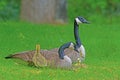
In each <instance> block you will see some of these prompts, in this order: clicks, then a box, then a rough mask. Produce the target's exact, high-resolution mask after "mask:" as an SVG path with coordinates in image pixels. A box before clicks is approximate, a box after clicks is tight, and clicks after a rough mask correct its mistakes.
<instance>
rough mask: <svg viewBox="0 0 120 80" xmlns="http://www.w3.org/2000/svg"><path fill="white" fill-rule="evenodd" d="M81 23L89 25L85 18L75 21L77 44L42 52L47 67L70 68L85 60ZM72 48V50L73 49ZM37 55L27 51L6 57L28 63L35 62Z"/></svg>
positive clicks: (67, 44)
mask: <svg viewBox="0 0 120 80" xmlns="http://www.w3.org/2000/svg"><path fill="white" fill-rule="evenodd" d="M79 23H88V22H87V21H86V20H85V19H84V18H83V17H77V18H75V20H74V36H75V41H76V44H75V43H72V42H68V43H66V44H63V45H62V46H61V47H60V48H55V49H51V50H40V53H41V54H42V56H44V57H45V59H46V60H47V65H49V66H52V67H60V68H70V67H71V66H72V63H73V62H77V61H78V58H80V61H83V60H84V58H85V49H84V47H83V45H82V44H81V41H80V37H79V33H78V29H79ZM71 48H72V49H71ZM34 55H35V51H26V52H20V53H17V54H13V55H10V56H7V57H5V58H6V59H9V58H19V59H22V60H24V61H27V62H33V56H34Z"/></svg>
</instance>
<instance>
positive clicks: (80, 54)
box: [58, 16, 89, 62]
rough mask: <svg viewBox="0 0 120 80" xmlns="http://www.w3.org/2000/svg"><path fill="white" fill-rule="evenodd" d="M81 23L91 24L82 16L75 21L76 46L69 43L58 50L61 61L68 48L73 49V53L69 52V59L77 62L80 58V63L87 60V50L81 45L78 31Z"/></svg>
mask: <svg viewBox="0 0 120 80" xmlns="http://www.w3.org/2000/svg"><path fill="white" fill-rule="evenodd" d="M81 23H89V22H88V21H87V20H86V19H84V18H83V17H80V16H79V17H77V18H75V20H74V37H75V42H76V44H75V43H73V42H68V43H65V44H63V45H62V46H61V47H60V48H59V50H58V53H59V55H60V58H61V59H63V57H62V56H63V55H64V54H65V53H64V50H65V49H66V48H72V49H73V53H71V52H69V54H68V57H70V58H71V60H72V62H76V61H77V60H78V58H79V60H80V62H82V61H83V60H84V59H85V48H84V46H83V45H82V43H81V40H80V37H79V31H78V30H79V24H81ZM70 53H71V54H70ZM74 53H75V54H74Z"/></svg>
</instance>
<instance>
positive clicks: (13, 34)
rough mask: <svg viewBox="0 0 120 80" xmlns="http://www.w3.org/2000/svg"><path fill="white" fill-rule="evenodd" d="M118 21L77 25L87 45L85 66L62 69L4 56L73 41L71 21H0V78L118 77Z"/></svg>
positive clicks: (101, 79) (84, 79) (107, 79)
mask: <svg viewBox="0 0 120 80" xmlns="http://www.w3.org/2000/svg"><path fill="white" fill-rule="evenodd" d="M119 26H120V23H117V24H116V23H110V24H94V23H92V24H89V25H83V24H82V25H80V30H79V31H80V37H81V40H82V43H83V44H84V46H85V48H86V60H85V62H84V63H85V64H86V65H87V67H86V68H81V69H77V70H76V71H74V70H61V69H51V68H39V69H37V68H35V67H30V66H27V65H25V64H18V63H16V61H15V60H5V59H4V57H5V56H7V55H9V54H12V53H15V52H20V51H25V50H34V49H35V45H36V44H40V45H41V48H42V49H52V48H56V47H59V46H60V45H62V44H63V43H66V42H69V41H74V36H73V24H66V25H50V24H31V23H24V22H1V23H0V80H119V79H120V77H119V75H120V62H119V61H120V48H119V47H120V40H119V39H120V36H119V35H120V29H119Z"/></svg>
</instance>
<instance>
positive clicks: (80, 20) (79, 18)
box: [75, 16, 89, 24]
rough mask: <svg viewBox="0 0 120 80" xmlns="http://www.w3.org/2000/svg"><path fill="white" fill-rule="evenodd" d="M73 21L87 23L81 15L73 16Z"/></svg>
mask: <svg viewBox="0 0 120 80" xmlns="http://www.w3.org/2000/svg"><path fill="white" fill-rule="evenodd" d="M75 21H76V23H77V24H81V23H86V24H88V23H89V22H88V21H87V20H86V19H85V18H83V17H81V16H78V17H77V18H75Z"/></svg>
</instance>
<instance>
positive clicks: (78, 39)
mask: <svg viewBox="0 0 120 80" xmlns="http://www.w3.org/2000/svg"><path fill="white" fill-rule="evenodd" d="M74 37H75V41H76V47H80V46H81V41H80V37H79V25H78V24H77V22H76V20H74Z"/></svg>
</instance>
